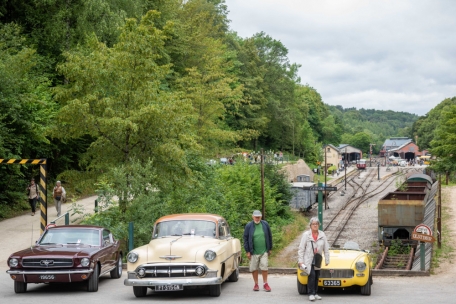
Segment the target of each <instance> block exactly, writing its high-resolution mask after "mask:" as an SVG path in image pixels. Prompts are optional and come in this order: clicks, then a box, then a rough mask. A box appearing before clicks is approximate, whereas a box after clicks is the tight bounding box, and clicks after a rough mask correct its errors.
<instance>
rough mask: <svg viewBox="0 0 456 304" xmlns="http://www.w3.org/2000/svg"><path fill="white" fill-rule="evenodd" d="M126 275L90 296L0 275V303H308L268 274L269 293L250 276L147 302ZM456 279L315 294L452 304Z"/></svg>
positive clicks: (378, 282) (381, 283)
mask: <svg viewBox="0 0 456 304" xmlns="http://www.w3.org/2000/svg"><path fill="white" fill-rule="evenodd" d="M125 277H126V275H125V273H124V275H123V277H122V278H121V279H118V280H114V279H110V278H109V276H104V277H102V278H101V279H100V286H99V288H100V289H99V290H98V292H96V293H89V292H87V291H86V289H85V285H81V284H78V285H75V284H73V285H71V284H55V285H44V284H39V285H35V284H29V287H28V291H27V293H25V294H15V293H14V290H13V281H12V280H11V279H9V278H8V276H7V274H6V273H4V272H3V273H1V274H0V298H1V299H2V303H15V304H22V303H24V304H29V303H31V302H32V301H33V303H34V304H41V303H42V304H47V303H50V302H56V303H57V302H58V303H59V304H79V303H97V302H98V303H110V304H116V303H127V302H131V301H135V302H138V303H145V302H147V303H151V302H150V301H153V302H154V303H156V302H160V303H161V302H175V303H182V302H186V303H201V302H207V303H213V302H214V300H215V301H217V303H221V304H224V303H227V304H228V303H230V304H232V303H239V304H241V303H262V304H277V303H303V302H304V303H309V301H308V297H307V296H306V295H299V294H298V292H297V289H296V276H293V275H272V276H270V278H269V283H270V286H271V288H272V292H270V293H267V292H264V291H259V292H253V291H252V287H253V284H252V279H251V277H250V275H247V274H242V275H241V276H240V279H239V281H238V282H237V283H224V284H223V285H222V295H221V296H220V297H219V298H212V297H210V296H208V294H207V291H206V290H205V289H198V290H190V291H184V292H174V293H169V292H168V293H153V292H152V291H150V290H149V293H148V295H147V296H146V297H145V298H135V296H134V295H133V290H132V287H127V286H124V285H123V280H124V278H125ZM454 286H455V278H454V277H453V278H451V279H449V280H448V281H446V282H444V283H443V284H438V285H437V284H435V283H434V279H433V278H432V277H426V278H422V277H420V278H417V277H415V278H390V277H388V278H385V277H382V278H378V279H374V285H373V286H372V295H371V296H362V295H360V293H359V291H358V290H351V291H337V292H319V294H320V295H321V296H322V297H323V300H322V301H316V302H317V303H320V304H324V303H338V304H340V303H386V304H391V303H417V304H421V303H426V304H429V303H454V301H453V300H454Z"/></svg>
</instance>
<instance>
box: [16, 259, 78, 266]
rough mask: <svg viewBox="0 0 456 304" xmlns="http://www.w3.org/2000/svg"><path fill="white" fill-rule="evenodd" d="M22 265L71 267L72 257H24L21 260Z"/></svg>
mask: <svg viewBox="0 0 456 304" xmlns="http://www.w3.org/2000/svg"><path fill="white" fill-rule="evenodd" d="M22 266H23V267H33V268H60V267H72V266H73V259H62V258H59V259H52V258H42V259H24V260H23V261H22Z"/></svg>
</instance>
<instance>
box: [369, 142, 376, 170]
mask: <svg viewBox="0 0 456 304" xmlns="http://www.w3.org/2000/svg"><path fill="white" fill-rule="evenodd" d="M369 146H370V151H369V155H370V161H369V167H372V146H375V144H369Z"/></svg>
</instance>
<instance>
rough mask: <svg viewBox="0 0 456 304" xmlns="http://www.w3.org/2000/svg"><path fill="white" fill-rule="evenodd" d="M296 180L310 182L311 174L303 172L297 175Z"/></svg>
mask: <svg viewBox="0 0 456 304" xmlns="http://www.w3.org/2000/svg"><path fill="white" fill-rule="evenodd" d="M296 180H297V181H298V182H307V183H310V175H305V174H302V175H298V176H297V177H296Z"/></svg>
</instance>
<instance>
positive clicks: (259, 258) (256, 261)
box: [249, 252, 268, 272]
mask: <svg viewBox="0 0 456 304" xmlns="http://www.w3.org/2000/svg"><path fill="white" fill-rule="evenodd" d="M249 270H250V272H254V271H256V270H265V271H267V270H268V253H267V252H265V253H263V254H252V256H251V257H250V269H249Z"/></svg>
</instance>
